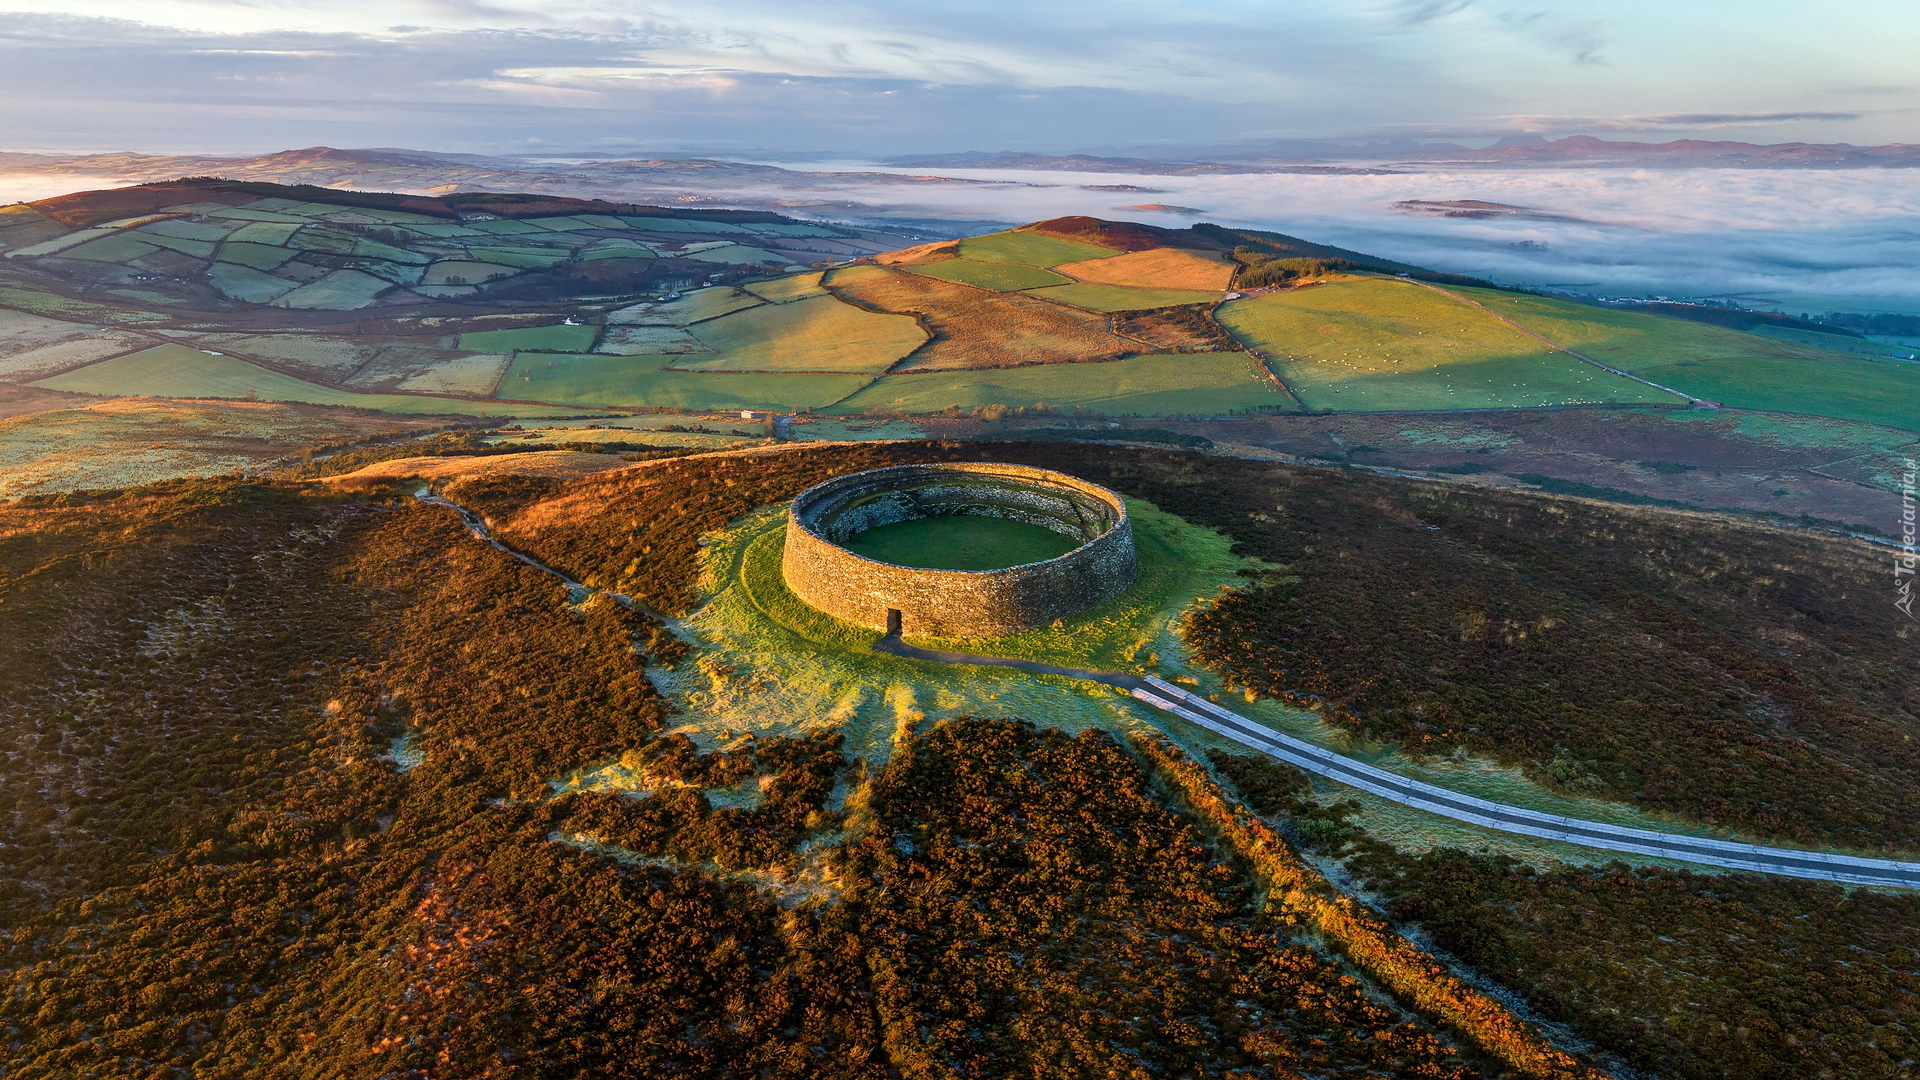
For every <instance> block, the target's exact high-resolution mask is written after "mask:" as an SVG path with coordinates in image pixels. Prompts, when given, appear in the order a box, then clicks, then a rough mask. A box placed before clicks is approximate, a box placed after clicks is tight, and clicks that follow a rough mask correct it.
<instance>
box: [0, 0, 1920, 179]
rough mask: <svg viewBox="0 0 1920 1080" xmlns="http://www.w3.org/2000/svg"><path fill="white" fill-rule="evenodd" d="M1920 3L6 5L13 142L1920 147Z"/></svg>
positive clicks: (304, 0) (117, 145) (721, 148)
mask: <svg viewBox="0 0 1920 1080" xmlns="http://www.w3.org/2000/svg"><path fill="white" fill-rule="evenodd" d="M1916 55H1920V4H1916V3H1915V2H1914V0H1847V2H1846V3H1841V4H1827V5H1815V4H1807V3H1805V2H1804V0H1796V2H1791V3H1789V2H1784V0H1738V2H1735V0H1586V2H1581V3H1570V2H1560V0H1554V2H1544V0H1347V2H1336V3H1329V2H1325V0H1316V2H1312V3H1305V2H1298V0H1216V2H1210V3H1204V4H1203V3H1190V2H1180V3H1169V2H1166V0H1156V2H1146V0H1098V2H1092V0H1047V2H1043V3H1034V2H1031V0H1024V2H1013V0H941V2H925V0H887V2H884V3H882V2H878V0H846V2H809V0H729V2H727V3H713V2H710V0H709V2H680V0H665V2H658V3H640V2H622V0H541V2H538V3H533V2H528V0H140V2H139V3H137V4H129V3H127V2H126V0H0V117H4V119H0V149H10V150H35V149H44V150H55V151H89V150H100V151H110V150H139V151H150V152H171V153H180V152H195V153H253V152H263V151H271V150H280V149H287V148H291V147H300V146H310V145H321V144H324V145H332V146H349V147H366V146H398V147H410V148H419V149H429V150H440V151H469V152H480V153H503V152H553V153H566V152H574V153H627V152H630V151H635V150H651V151H664V152H671V151H675V150H688V149H692V150H703V151H710V152H728V151H731V152H735V153H741V154H745V153H748V152H759V153H764V154H777V153H804V152H811V151H825V152H834V153H839V154H843V155H868V156H884V155H893V154H918V153H928V152H941V151H957V150H1005V149H1011V150H1027V151H1041V152H1044V151H1054V152H1072V151H1080V150H1095V151H1104V152H1162V153H1178V152H1179V151H1180V150H1182V149H1193V148H1205V147H1214V146H1221V145H1240V144H1249V143H1259V142H1262V141H1267V140H1287V139H1337V140H1349V141H1356V140H1357V141H1367V140H1376V141H1379V140H1398V139H1420V140H1428V141H1436V140H1445V141H1454V142H1459V143H1462V144H1466V145H1476V146H1477V145H1484V144H1485V143H1488V142H1490V141H1492V140H1494V139H1497V138H1501V137H1503V136H1511V135H1518V134H1540V135H1545V136H1548V137H1554V136H1558V135H1564V134H1575V133H1584V134H1594V135H1600V136H1603V137H1607V138H1622V139H1638V140H1647V141H1665V140H1667V139H1672V138H1713V139H1740V140H1745V141H1755V142H1773V141H1789V140H1800V141H1811V142H1852V143H1856V144H1878V143H1887V142H1920V63H1916V62H1915V60H1914V57H1915V56H1916Z"/></svg>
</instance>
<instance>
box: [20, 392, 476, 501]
mask: <svg viewBox="0 0 1920 1080" xmlns="http://www.w3.org/2000/svg"><path fill="white" fill-rule="evenodd" d="M441 423H444V421H443V420H440V419H438V418H435V419H418V420H415V419H409V418H405V417H399V416H393V415H386V416H382V415H379V414H374V413H358V412H354V411H350V410H344V409H325V408H318V407H315V406H311V405H284V404H282V405H270V404H267V403H265V402H258V403H255V402H246V401H232V402H214V401H155V400H152V399H150V398H114V399H111V400H108V401H100V402H95V403H91V404H87V405H83V406H79V407H76V408H54V409H48V410H46V411H42V412H35V413H32V414H29V415H25V416H16V417H12V418H9V419H4V420H0V499H14V498H19V497H20V496H22V495H32V494H37V493H44V492H59V491H87V490H99V489H102V488H122V487H130V486H133V485H136V484H150V483H155V482H157V481H160V480H168V479H171V478H173V477H176V476H215V475H219V474H222V473H230V472H234V471H237V470H238V471H245V470H250V469H256V468H260V467H262V466H265V465H268V464H271V463H273V462H275V461H279V460H281V459H284V458H286V457H288V456H289V455H292V454H295V453H297V452H298V451H299V450H300V449H301V448H302V447H307V446H312V445H314V444H316V443H324V442H328V441H332V440H340V439H356V438H365V437H367V436H371V435H376V434H381V433H385V432H391V431H396V430H405V429H406V428H409V427H411V428H416V429H421V430H426V429H430V428H432V427H435V426H438V425H439V424H441Z"/></svg>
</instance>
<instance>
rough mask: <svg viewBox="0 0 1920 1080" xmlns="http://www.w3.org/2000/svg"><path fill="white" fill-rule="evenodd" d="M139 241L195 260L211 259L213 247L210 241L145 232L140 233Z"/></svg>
mask: <svg viewBox="0 0 1920 1080" xmlns="http://www.w3.org/2000/svg"><path fill="white" fill-rule="evenodd" d="M141 239H142V240H144V241H146V242H147V243H149V244H152V245H154V246H155V247H163V248H166V249H167V250H168V251H177V252H179V253H180V254H182V255H186V256H190V257H192V258H195V259H211V258H213V249H214V246H215V245H214V243H213V241H211V240H190V239H188V238H186V237H184V236H168V235H167V234H166V233H156V232H146V231H143V232H142V233H141Z"/></svg>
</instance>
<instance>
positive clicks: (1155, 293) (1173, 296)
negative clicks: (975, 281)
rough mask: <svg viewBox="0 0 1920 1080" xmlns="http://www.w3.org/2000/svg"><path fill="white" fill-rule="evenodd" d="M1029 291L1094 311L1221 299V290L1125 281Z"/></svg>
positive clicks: (1126, 309)
mask: <svg viewBox="0 0 1920 1080" xmlns="http://www.w3.org/2000/svg"><path fill="white" fill-rule="evenodd" d="M1030 295H1033V296H1041V297H1045V298H1046V299H1048V300H1058V301H1059V302H1060V303H1063V304H1072V305H1073V306H1074V307H1083V308H1089V309H1091V310H1093V311H1145V310H1147V309H1149V308H1163V307H1177V306H1180V305H1183V304H1205V303H1208V302H1209V301H1213V300H1218V299H1220V294H1218V293H1209V292H1195V291H1193V290H1190V289H1135V288H1128V287H1126V286H1123V285H1087V284H1073V285H1056V286H1054V287H1052V288H1050V289H1033V290H1030Z"/></svg>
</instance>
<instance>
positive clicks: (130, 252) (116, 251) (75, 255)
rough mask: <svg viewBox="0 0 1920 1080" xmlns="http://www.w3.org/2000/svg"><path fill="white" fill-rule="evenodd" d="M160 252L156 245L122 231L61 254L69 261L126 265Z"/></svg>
mask: <svg viewBox="0 0 1920 1080" xmlns="http://www.w3.org/2000/svg"><path fill="white" fill-rule="evenodd" d="M157 250H159V249H158V248H156V247H155V246H154V245H152V244H149V243H147V242H146V241H144V240H141V239H138V238H137V237H135V236H134V235H133V234H132V233H131V232H129V231H125V230H122V231H120V232H115V233H109V234H108V235H107V236H105V237H102V238H101V239H99V240H90V241H88V242H86V243H84V244H81V245H79V246H78V247H70V248H68V249H67V250H65V251H63V252H61V255H62V257H64V258H68V259H86V260H88V261H89V262H104V263H125V262H132V261H133V260H135V259H137V258H139V257H140V256H142V255H151V254H153V253H154V252H155V251H157Z"/></svg>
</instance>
